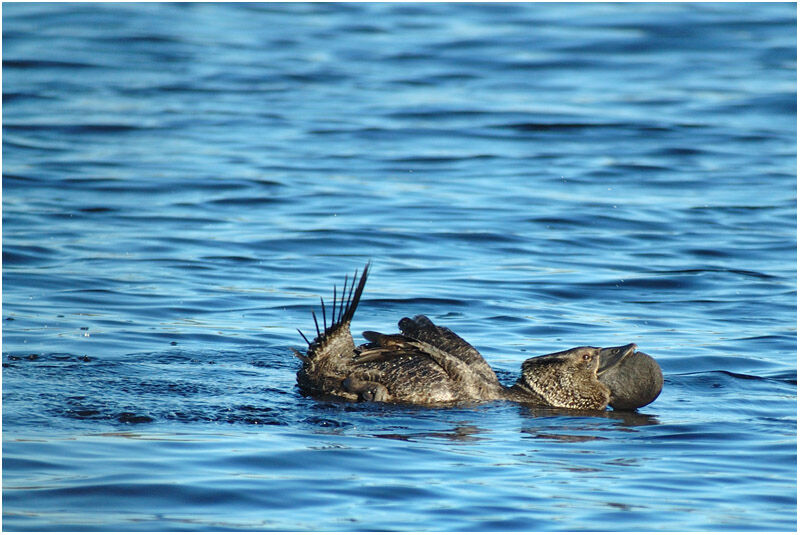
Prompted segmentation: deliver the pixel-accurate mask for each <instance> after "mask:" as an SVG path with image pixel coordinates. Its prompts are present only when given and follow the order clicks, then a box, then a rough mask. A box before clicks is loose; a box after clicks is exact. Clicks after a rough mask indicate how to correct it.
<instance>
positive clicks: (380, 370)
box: [293, 264, 663, 410]
mask: <svg viewBox="0 0 800 535" xmlns="http://www.w3.org/2000/svg"><path fill="white" fill-rule="evenodd" d="M368 272H369V264H367V265H366V267H364V270H363V272H362V273H361V277H360V278H358V271H356V272H355V273H354V274H353V279H352V281H351V282H350V288H349V290H348V287H347V285H348V281H349V278H348V277H345V284H344V288H343V289H342V293H341V295H338V296H337V293H336V287H335V286H334V290H333V306H332V307H331V310H330V312H331V318H330V323H329V322H328V318H327V313H326V309H325V303H324V301H323V300H322V299H321V298H320V304H321V306H322V329H320V326H319V321H318V320H317V316H316V314H315V313H314V312H312V316H313V318H314V325H315V327H316V331H317V336H316V338H314V340H312V341H309V340H308V338H307V337H306V336H305V335H304V334H303V333H302V332H301V331H299V329H298V332H300V335H301V336H302V337H303V339H304V340H305V341H306V343H307V344H308V348H307V350H306V352H305V353H301V352H300V351H297V350H294V349H293V351H294V354H295V355H296V356H297V357H298V358H299V359H300V360H301V361H302V362H303V365H302V368H301V369H300V370H299V371H298V372H297V384H298V386H299V387H300V389H301V390H302V391H303V392H304V393H307V394H309V395H312V396H335V397H339V398H343V399H347V400H351V401H375V402H385V403H406V404H414V405H440V404H453V403H458V402H480V401H491V400H501V399H502V400H511V401H516V402H521V403H527V404H532V405H538V406H544V407H561V408H568V409H591V410H604V409H605V408H606V407H607V406H611V407H612V408H615V409H625V410H629V409H636V408H638V407H643V406H645V405H647V404H649V403H651V402H652V401H653V400H655V399H656V397H658V395H659V394H660V393H661V388H662V386H663V376H662V373H661V368H660V367H659V366H658V363H656V361H655V360H654V359H653V358H652V357H650V356H649V355H647V354H645V353H642V352H638V351H636V345H634V344H628V345H625V346H618V347H607V348H599V347H591V346H583V347H576V348H573V349H569V350H567V351H560V352H558V353H551V354H548V355H542V356H538V357H533V358H530V359H528V360H526V361H525V362H523V364H522V373H521V375H520V377H519V379H518V380H517V382H516V383H514V384H513V385H511V386H503V385H501V384H500V382H499V381H498V379H497V376H496V375H495V373H494V371H493V370H492V368H491V367H490V366H489V364H487V362H486V361H485V360H484V358H483V357H482V356H481V354H480V353H479V352H478V350H476V349H475V348H474V347H472V346H471V345H470V344H468V343H467V342H465V341H464V340H463V339H462V338H461V337H460V336H458V335H457V334H455V333H454V332H453V331H451V330H450V329H448V328H447V327H442V326H438V325H435V324H434V323H433V322H432V321H431V320H430V319H428V318H427V317H425V316H422V315H419V316H415V317H414V318H411V319H410V318H403V319H401V320H400V322H399V324H398V325H399V327H400V333H399V334H381V333H378V332H375V331H365V332H364V333H363V335H364V338H366V339H367V341H368V343H366V344H363V345H360V346H358V347H356V345H355V342H354V341H353V336H352V334H351V333H350V322H351V321H352V319H353V315H354V314H355V311H356V308H358V303H359V301H360V299H361V294H362V293H363V291H364V286H365V285H366V282H367V275H368ZM357 278H358V283H356V279H357ZM345 295H347V297H346V298H345ZM337 300H338V302H337ZM337 305H338V306H337Z"/></svg>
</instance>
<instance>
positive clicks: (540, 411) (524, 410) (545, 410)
mask: <svg viewBox="0 0 800 535" xmlns="http://www.w3.org/2000/svg"><path fill="white" fill-rule="evenodd" d="M519 413H520V415H521V416H522V417H523V418H525V419H526V420H527V419H530V418H531V417H533V418H537V419H538V418H548V419H553V418H557V419H558V420H557V421H558V422H559V423H560V424H562V425H560V426H559V429H564V430H566V431H568V432H566V433H564V432H555V433H554V432H552V431H551V429H547V428H543V426H542V425H541V423H538V422H537V424H538V425H528V426H525V427H523V428H522V429H521V432H522V433H523V434H524V435H527V437H528V438H536V439H542V440H552V441H557V442H590V441H594V440H608V437H605V436H601V433H604V432H607V428H606V427H600V426H597V425H595V424H593V423H592V422H595V421H594V420H584V419H583V418H585V417H590V418H606V419H611V420H615V422H614V426H615V427H617V428H623V429H626V428H633V427H640V426H649V425H658V424H660V422H659V421H658V419H657V418H656V417H655V416H653V415H650V414H640V413H638V412H632V411H592V410H577V409H556V408H550V407H536V406H530V405H520V409H519ZM565 417H566V418H565ZM575 417H580V418H581V420H580V421H579V422H572V421H570V420H569V418H575ZM571 431H589V433H588V434H585V433H572V432H571Z"/></svg>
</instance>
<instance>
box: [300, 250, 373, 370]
mask: <svg viewBox="0 0 800 535" xmlns="http://www.w3.org/2000/svg"><path fill="white" fill-rule="evenodd" d="M369 267H370V263H369V262H367V265H366V266H365V267H364V270H363V271H362V273H361V278H360V279H359V280H358V284H356V278H357V277H358V270H356V271H355V273H354V274H353V278H352V280H350V279H349V278H348V277H345V285H344V288H342V291H341V295H338V298H337V294H338V292H337V291H336V287H335V286H334V290H333V306H332V308H331V321H330V323H329V322H328V313H327V311H326V310H325V301H324V300H323V299H322V298H320V307H321V308H322V329H320V326H319V320H317V315H316V313H315V312H314V311H313V310H312V311H311V317H312V318H313V319H314V327H315V328H316V330H317V337H316V338H314V340H312V341H311V342H309V341H308V338H306V337H305V335H303V333H302V332H300V336H302V337H303V339H304V340H305V341H306V343H307V344H308V347H309V350H308V357H309V359H314V360H316V359H319V358H325V357H324V355H326V354H328V353H331V352H334V353H337V354H344V353H349V352H352V351H354V350H355V345H354V343H353V337H352V335H351V334H350V322H351V321H352V319H353V315H354V314H355V312H356V309H357V308H358V304H359V302H360V300H361V295H362V293H363V292H364V286H365V285H366V283H367V277H368V274H369ZM348 280H350V288H349V290H348V288H347V283H348ZM345 293H347V298H346V299H345ZM337 300H338V305H337ZM298 332H299V330H298ZM334 348H338V349H336V350H335V351H334ZM342 350H344V351H342Z"/></svg>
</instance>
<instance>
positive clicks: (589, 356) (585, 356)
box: [583, 353, 592, 361]
mask: <svg viewBox="0 0 800 535" xmlns="http://www.w3.org/2000/svg"><path fill="white" fill-rule="evenodd" d="M583 360H587V361H588V360H592V356H591V355H590V354H588V353H587V354H585V355H584V356H583Z"/></svg>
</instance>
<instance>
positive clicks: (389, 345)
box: [354, 331, 501, 401]
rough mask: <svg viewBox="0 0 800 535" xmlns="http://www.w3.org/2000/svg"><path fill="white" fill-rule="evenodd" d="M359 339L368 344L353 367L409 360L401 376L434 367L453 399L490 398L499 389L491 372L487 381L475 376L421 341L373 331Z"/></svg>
mask: <svg viewBox="0 0 800 535" xmlns="http://www.w3.org/2000/svg"><path fill="white" fill-rule="evenodd" d="M363 336H364V338H366V339H367V340H369V341H370V342H371V344H369V345H366V346H361V347H360V348H359V349H358V350H357V351H358V357H357V358H356V359H355V361H354V364H355V365H356V366H358V365H363V364H367V363H379V362H387V361H393V360H397V359H401V358H403V357H409V358H410V360H408V361H407V362H409V364H408V365H406V366H404V368H405V367H408V366H411V367H413V368H415V369H413V370H408V369H403V372H404V375H405V372H409V373H411V374H412V375H420V376H422V375H425V373H423V368H427V367H428V366H430V365H434V366H436V367H438V368H439V369H441V370H442V371H443V372H444V373H445V374H446V375H447V377H449V379H450V381H451V383H450V384H451V385H452V386H451V387H450V388H451V391H452V392H453V398H454V399H461V400H464V401H469V400H486V399H494V398H496V397H497V395H498V392H499V389H500V388H501V387H500V384H499V382H498V381H497V378H496V377H495V376H494V372H492V377H491V379H487V378H486V377H485V375H484V374H481V373H479V372H478V370H476V369H475V368H474V367H473V366H471V365H470V364H469V363H467V362H465V361H464V360H463V359H461V358H460V357H458V356H457V355H453V354H450V353H448V352H447V351H445V350H443V349H441V348H439V347H436V346H434V345H431V344H429V343H428V342H425V341H423V340H418V339H414V338H412V337H410V336H407V335H404V334H381V333H378V332H375V331H365V332H364V333H363ZM420 358H422V360H421V361H420V360H418V359H420ZM412 362H416V364H411V363H412ZM425 362H428V364H425ZM416 368H419V369H416ZM490 371H491V369H490ZM390 390H391V389H390Z"/></svg>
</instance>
